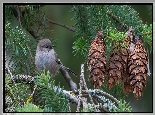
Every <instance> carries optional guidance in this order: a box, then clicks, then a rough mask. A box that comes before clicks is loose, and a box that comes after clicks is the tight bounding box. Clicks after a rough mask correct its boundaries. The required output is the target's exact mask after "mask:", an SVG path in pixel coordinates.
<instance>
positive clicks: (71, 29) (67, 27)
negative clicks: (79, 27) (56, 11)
mask: <svg viewBox="0 0 155 115" xmlns="http://www.w3.org/2000/svg"><path fill="white" fill-rule="evenodd" d="M48 21H49V22H50V23H52V24H55V25H59V26H61V27H64V28H66V29H68V30H70V31H72V32H76V29H75V28H73V27H69V26H66V25H64V24H60V23H58V22H54V21H52V20H50V19H48Z"/></svg>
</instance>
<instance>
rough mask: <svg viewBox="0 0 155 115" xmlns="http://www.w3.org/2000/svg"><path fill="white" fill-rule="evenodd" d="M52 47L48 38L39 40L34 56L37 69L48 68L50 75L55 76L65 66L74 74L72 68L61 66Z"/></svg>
mask: <svg viewBox="0 0 155 115" xmlns="http://www.w3.org/2000/svg"><path fill="white" fill-rule="evenodd" d="M53 47H54V45H52V43H51V41H50V40H49V39H42V40H40V41H39V43H38V46H37V50H36V56H35V65H36V67H37V70H38V71H41V70H44V68H45V70H49V72H50V73H51V75H52V76H55V75H56V74H57V72H58V70H60V69H61V68H65V70H67V71H68V72H70V73H72V74H73V75H75V76H76V74H75V73H74V72H73V71H72V70H70V69H69V68H67V67H65V66H63V64H62V63H61V61H60V59H59V58H58V56H57V54H56V52H55V51H54V48H53Z"/></svg>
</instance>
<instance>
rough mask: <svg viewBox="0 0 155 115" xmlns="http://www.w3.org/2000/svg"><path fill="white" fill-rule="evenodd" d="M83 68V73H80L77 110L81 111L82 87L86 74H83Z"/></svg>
mask: <svg viewBox="0 0 155 115" xmlns="http://www.w3.org/2000/svg"><path fill="white" fill-rule="evenodd" d="M83 71H84V70H83V68H82V67H81V75H80V83H79V86H80V89H79V95H78V105H77V110H76V112H79V109H80V105H81V101H80V100H81V96H82V87H83V79H82V76H83V75H84V74H83Z"/></svg>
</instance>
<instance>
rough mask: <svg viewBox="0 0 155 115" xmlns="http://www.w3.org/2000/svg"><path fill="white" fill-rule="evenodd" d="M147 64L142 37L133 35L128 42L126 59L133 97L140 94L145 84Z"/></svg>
mask: <svg viewBox="0 0 155 115" xmlns="http://www.w3.org/2000/svg"><path fill="white" fill-rule="evenodd" d="M147 64H148V58H147V54H146V51H145V48H144V46H143V44H142V39H141V38H139V37H138V36H135V37H134V38H133V41H132V43H131V44H130V54H129V61H128V68H129V77H130V85H131V86H132V90H133V93H134V97H135V98H138V97H140V96H142V94H143V88H144V87H145V86H146V76H147V72H148V68H147Z"/></svg>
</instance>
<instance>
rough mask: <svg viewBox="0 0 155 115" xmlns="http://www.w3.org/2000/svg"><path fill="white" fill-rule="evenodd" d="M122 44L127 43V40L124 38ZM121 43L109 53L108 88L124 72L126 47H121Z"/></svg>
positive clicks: (116, 81)
mask: <svg viewBox="0 0 155 115" xmlns="http://www.w3.org/2000/svg"><path fill="white" fill-rule="evenodd" d="M122 44H126V45H128V44H129V43H128V40H127V39H126V40H124V41H123V42H122ZM122 44H121V46H120V49H119V50H118V49H116V48H114V49H113V52H112V54H111V55H110V59H109V68H108V81H107V87H108V88H112V87H113V86H114V85H115V84H118V83H119V81H120V80H121V79H122V76H123V75H124V73H125V72H126V68H127V59H128V49H127V48H125V47H123V45H122Z"/></svg>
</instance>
